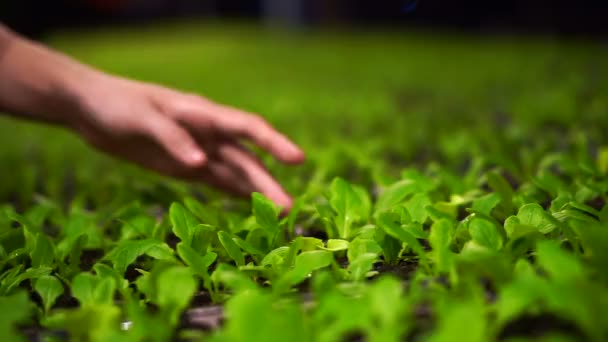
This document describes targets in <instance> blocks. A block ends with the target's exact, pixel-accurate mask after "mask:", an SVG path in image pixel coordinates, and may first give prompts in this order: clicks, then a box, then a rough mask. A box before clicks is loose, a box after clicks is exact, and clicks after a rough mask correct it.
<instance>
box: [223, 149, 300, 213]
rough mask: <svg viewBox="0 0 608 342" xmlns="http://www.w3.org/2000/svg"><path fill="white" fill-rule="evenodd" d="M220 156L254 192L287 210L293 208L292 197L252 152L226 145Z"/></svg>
mask: <svg viewBox="0 0 608 342" xmlns="http://www.w3.org/2000/svg"><path fill="white" fill-rule="evenodd" d="M220 155H221V157H222V159H224V160H225V161H226V163H228V164H229V165H231V166H232V167H233V168H235V169H237V170H239V171H240V172H241V173H242V175H243V177H244V178H245V179H247V181H248V182H249V183H250V184H251V190H252V191H257V192H260V193H262V194H264V196H266V197H268V198H269V199H270V200H272V201H273V202H274V203H276V204H277V205H279V206H281V207H283V208H284V209H286V210H289V209H290V208H291V206H292V204H293V201H292V199H291V197H290V196H289V195H288V194H287V193H286V192H285V190H283V188H282V187H281V185H280V184H279V183H278V182H277V181H276V180H275V179H274V178H273V177H272V176H271V175H270V173H268V171H267V170H266V169H265V168H264V166H263V165H262V163H261V162H260V161H259V160H257V159H256V158H255V157H254V156H253V155H252V154H251V153H250V152H248V151H246V150H245V149H244V148H242V147H240V146H238V145H235V144H234V145H233V144H226V145H223V146H222V147H221V148H220Z"/></svg>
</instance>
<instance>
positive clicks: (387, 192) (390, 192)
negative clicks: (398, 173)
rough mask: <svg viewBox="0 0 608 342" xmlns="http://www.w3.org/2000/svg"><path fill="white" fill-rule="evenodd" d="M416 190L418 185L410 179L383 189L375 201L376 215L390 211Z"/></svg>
mask: <svg viewBox="0 0 608 342" xmlns="http://www.w3.org/2000/svg"><path fill="white" fill-rule="evenodd" d="M417 190H418V185H417V184H416V183H415V182H414V181H413V180H411V179H403V180H401V181H398V182H396V183H393V184H391V185H390V186H389V187H387V188H386V189H384V190H383V191H382V193H381V194H380V196H379V197H378V200H377V201H376V208H375V211H376V213H380V212H383V211H386V210H390V209H392V208H393V207H394V206H396V205H397V204H399V203H401V202H403V200H405V198H406V197H407V196H408V195H410V194H413V193H414V192H416V191H417Z"/></svg>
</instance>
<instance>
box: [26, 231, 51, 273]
mask: <svg viewBox="0 0 608 342" xmlns="http://www.w3.org/2000/svg"><path fill="white" fill-rule="evenodd" d="M30 257H31V259H32V267H33V268H38V267H45V266H52V265H53V262H54V260H55V246H53V243H52V242H51V240H50V239H49V238H48V236H46V234H44V233H38V234H37V235H36V242H35V244H34V249H33V250H32V251H31V252H30Z"/></svg>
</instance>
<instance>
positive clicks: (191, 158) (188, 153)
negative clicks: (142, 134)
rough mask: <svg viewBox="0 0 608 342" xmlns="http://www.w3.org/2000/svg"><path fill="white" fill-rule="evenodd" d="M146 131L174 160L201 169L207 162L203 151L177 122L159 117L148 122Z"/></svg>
mask: <svg viewBox="0 0 608 342" xmlns="http://www.w3.org/2000/svg"><path fill="white" fill-rule="evenodd" d="M146 129H147V130H148V133H149V134H150V135H151V136H152V138H153V139H154V140H155V141H156V142H158V144H160V145H161V146H162V147H163V148H164V149H165V150H166V151H167V152H168V153H169V154H170V155H171V156H172V157H173V158H175V159H176V160H178V161H179V162H181V163H183V164H184V165H186V166H189V167H200V166H202V165H203V164H204V163H205V162H206V161H207V156H206V155H205V152H204V151H203V149H202V148H201V147H200V146H198V144H197V143H196V141H195V140H194V138H193V137H192V136H191V135H190V133H188V131H187V130H186V129H184V128H183V127H181V126H180V125H179V124H177V123H176V122H175V121H173V120H170V119H168V118H165V117H163V116H157V117H154V118H151V119H150V120H148V121H146Z"/></svg>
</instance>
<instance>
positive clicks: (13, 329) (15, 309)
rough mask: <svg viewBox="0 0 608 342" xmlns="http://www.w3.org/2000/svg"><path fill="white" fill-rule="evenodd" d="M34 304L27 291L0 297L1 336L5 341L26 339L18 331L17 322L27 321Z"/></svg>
mask: <svg viewBox="0 0 608 342" xmlns="http://www.w3.org/2000/svg"><path fill="white" fill-rule="evenodd" d="M33 307H34V306H33V305H32V303H31V302H30V300H29V298H28V295H27V293H26V292H25V291H19V292H17V293H15V294H13V295H11V296H9V297H0V308H2V309H3V310H0V337H1V338H2V340H3V341H25V338H23V336H22V335H21V334H18V333H17V324H18V323H23V322H25V321H26V320H27V319H28V318H29V317H30V313H31V312H32V309H33Z"/></svg>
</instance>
